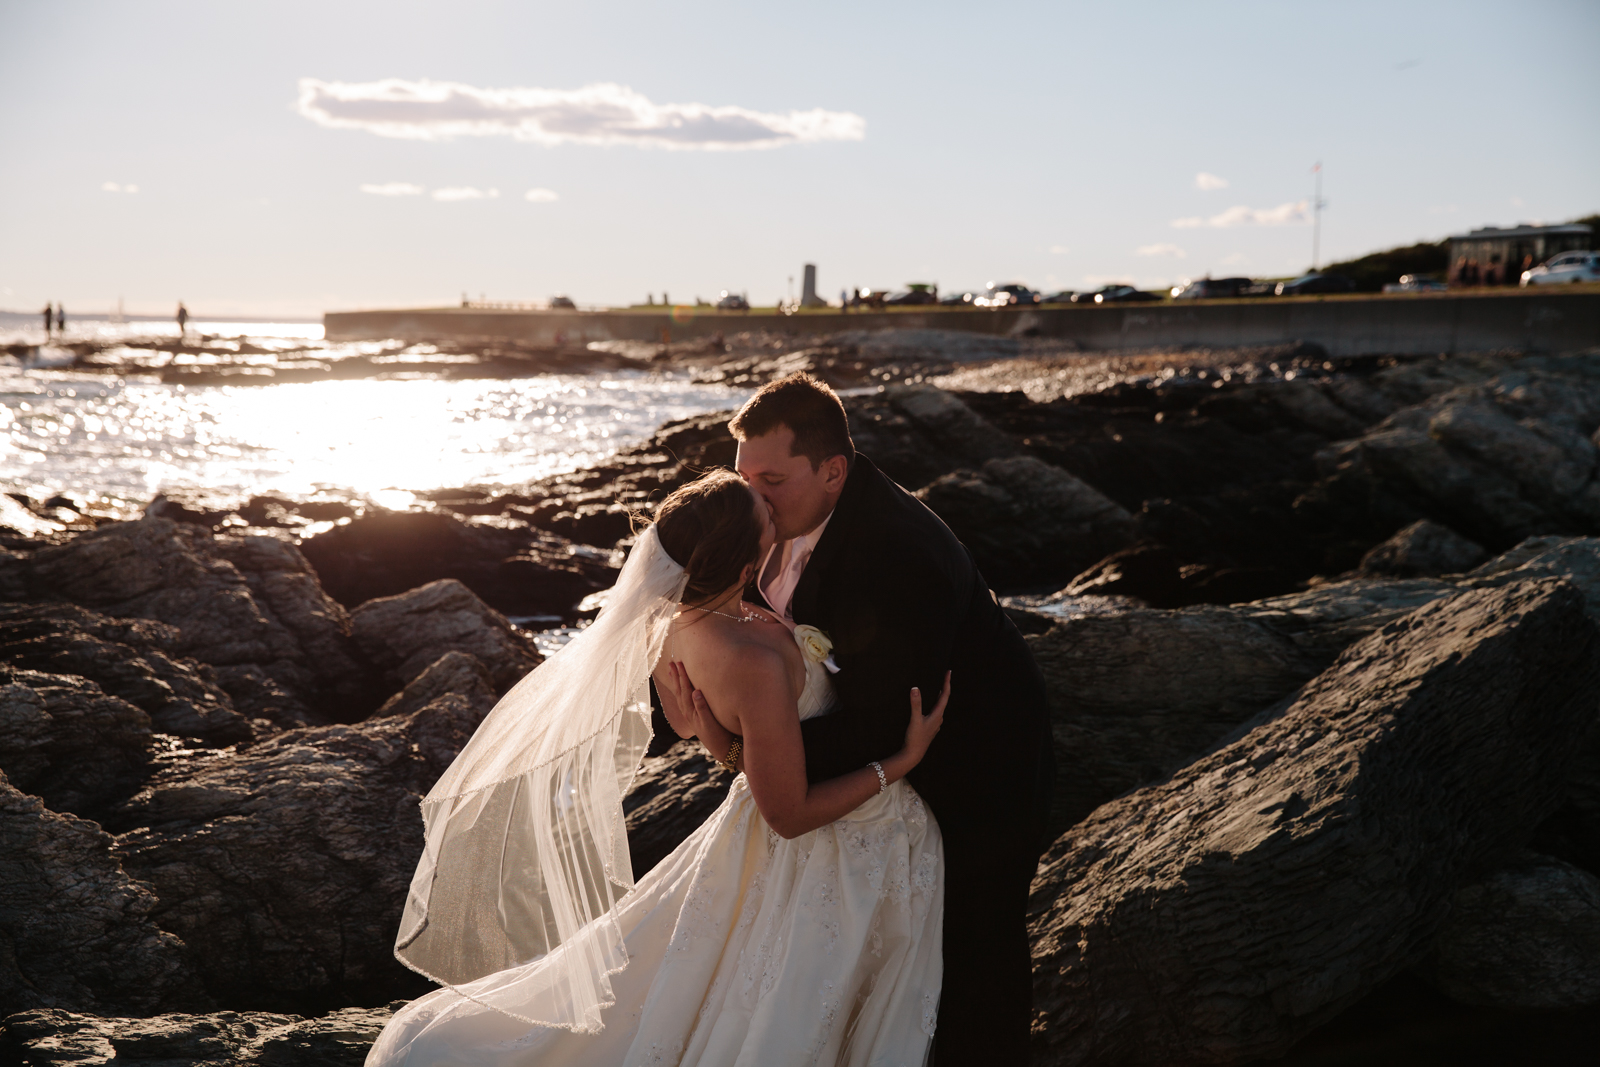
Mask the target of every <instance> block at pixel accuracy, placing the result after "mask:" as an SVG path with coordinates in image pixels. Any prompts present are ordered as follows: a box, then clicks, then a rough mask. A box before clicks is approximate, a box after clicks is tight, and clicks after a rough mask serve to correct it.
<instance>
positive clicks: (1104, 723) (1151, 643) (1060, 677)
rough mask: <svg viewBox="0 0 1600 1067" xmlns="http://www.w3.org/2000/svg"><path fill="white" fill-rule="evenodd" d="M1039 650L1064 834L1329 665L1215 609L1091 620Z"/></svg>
mask: <svg viewBox="0 0 1600 1067" xmlns="http://www.w3.org/2000/svg"><path fill="white" fill-rule="evenodd" d="M1028 645H1029V647H1030V648H1031V649H1032V650H1033V655H1034V659H1035V660H1036V661H1037V662H1038V664H1039V669H1040V671H1041V672H1042V673H1043V674H1044V678H1045V685H1046V687H1047V691H1048V693H1049V695H1050V703H1051V732H1052V734H1053V736H1054V738H1055V744H1056V798H1055V802H1054V804H1053V805H1052V811H1051V825H1052V828H1053V831H1054V832H1055V833H1060V832H1061V831H1062V830H1064V829H1066V828H1067V827H1068V826H1071V825H1072V824H1073V823H1075V822H1077V821H1078V820H1079V819H1081V818H1083V817H1084V816H1085V815H1088V814H1089V812H1091V811H1093V810H1094V809H1095V808H1097V807H1099V806H1100V805H1101V804H1103V803H1105V802H1106V801H1108V800H1110V799H1111V798H1112V797H1115V796H1117V795H1118V794H1120V793H1122V792H1124V791H1126V790H1128V789H1131V788H1133V787H1134V786H1136V785H1139V784H1140V783H1143V782H1148V781H1152V780H1154V779H1157V778H1160V777H1162V776H1164V775H1167V774H1170V773H1172V772H1173V771H1175V770H1177V769H1178V768H1179V767H1181V766H1183V765H1184V764H1185V763H1187V762H1189V761H1190V760H1191V759H1193V758H1194V757H1195V756H1196V755H1197V754H1199V753H1200V752H1203V751H1204V750H1205V749H1206V748H1207V747H1209V746H1210V745H1211V744H1212V743H1213V742H1214V741H1216V740H1217V738H1219V737H1221V736H1222V735H1224V734H1226V733H1227V732H1228V731H1229V730H1231V729H1233V728H1234V727H1235V726H1237V725H1238V724H1239V723H1241V722H1244V721H1245V720H1246V719H1249V718H1250V717H1251V716H1253V715H1255V714H1256V713H1258V712H1259V711H1261V709H1263V708H1265V707H1267V706H1269V705H1271V704H1272V703H1274V702H1275V701H1277V700H1278V699H1279V698H1281V697H1282V696H1283V695H1284V694H1286V693H1289V692H1292V691H1293V690H1294V689H1295V688H1296V687H1298V686H1299V685H1300V684H1301V683H1302V682H1304V681H1306V679H1308V678H1310V677H1312V676H1313V675H1315V674H1316V673H1317V672H1318V670H1320V669H1321V668H1322V667H1323V666H1324V665H1325V662H1326V661H1324V660H1321V659H1319V658H1317V657H1314V656H1312V655H1310V654H1308V653H1306V652H1305V651H1304V650H1302V649H1301V648H1300V647H1298V646H1297V645H1296V644H1295V643H1294V642H1293V641H1291V640H1290V639H1289V638H1287V637H1285V636H1283V635H1282V634H1280V633H1278V632H1276V631H1274V630H1273V629H1272V628H1270V627H1268V626H1266V625H1265V624H1263V623H1260V622H1257V621H1256V620H1254V619H1251V618H1249V617H1247V616H1244V615H1243V614H1242V613H1240V612H1238V611H1236V610H1233V609H1230V608H1223V607H1210V606H1207V607H1193V608H1185V609H1183V610H1181V611H1157V610H1153V609H1143V608H1135V609H1130V610H1126V611H1123V612H1119V613H1116V614H1096V615H1083V616H1079V617H1077V618H1070V619H1065V620H1062V621H1060V622H1058V623H1057V624H1056V625H1055V626H1053V627H1052V628H1051V629H1050V630H1049V631H1048V632H1047V633H1043V634H1039V635H1036V636H1031V637H1029V638H1028Z"/></svg>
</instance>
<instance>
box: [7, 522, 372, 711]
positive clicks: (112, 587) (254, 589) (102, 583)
mask: <svg viewBox="0 0 1600 1067" xmlns="http://www.w3.org/2000/svg"><path fill="white" fill-rule="evenodd" d="M32 572H33V579H34V581H35V583H36V584H37V585H39V586H41V587H42V588H44V589H45V590H47V591H48V592H50V593H51V594H53V595H55V596H58V597H62V598H65V599H67V600H70V601H72V602H74V603H77V604H81V605H84V606H86V607H90V608H94V609H95V610H97V611H99V612H101V613H103V614H107V615H113V616H118V617H132V618H141V619H155V620H157V621H160V622H165V623H169V624H171V625H172V626H174V627H176V628H177V633H178V643H177V645H176V646H175V647H174V648H173V649H172V652H173V653H175V654H177V655H179V656H188V657H192V658H194V659H196V660H199V661H200V662H202V663H207V664H211V665H213V666H215V667H218V668H252V669H254V670H256V671H259V672H261V673H264V674H265V675H267V676H268V677H270V678H271V679H273V681H274V682H276V683H277V684H278V685H279V686H281V687H282V688H283V689H284V690H285V691H287V692H288V693H291V694H293V696H294V697H295V698H296V700H297V701H299V702H301V703H303V704H304V705H305V706H307V707H310V708H313V709H316V710H318V711H321V712H323V713H324V714H326V715H328V716H329V717H332V718H347V719H348V718H359V717H361V715H363V714H365V713H366V712H368V711H370V710H371V709H372V707H374V706H376V704H377V703H378V696H377V694H376V693H374V692H373V691H372V689H371V682H370V679H369V676H368V672H367V669H366V666H365V664H364V663H363V662H362V660H361V657H360V656H359V654H358V653H357V652H356V649H355V647H354V645H353V644H352V643H351V641H350V637H349V625H350V624H349V618H348V616H347V615H346V614H345V611H344V609H343V608H342V607H340V606H339V604H338V603H336V602H335V601H333V600H330V599H329V598H328V597H326V596H324V595H323V593H322V591H321V588H320V586H318V584H317V580H316V575H315V573H314V572H313V571H312V570H311V567H310V565H309V564H308V563H307V562H306V561H305V559H304V557H302V556H301V555H300V554H299V552H297V551H296V550H295V549H294V548H293V546H290V545H287V544H284V543H282V542H278V541H275V540H273V539H271V538H240V539H232V540H230V539H228V538H218V537H213V536H212V535H211V534H210V533H208V532H207V531H206V530H205V529H204V528H202V527H199V526H195V525H193V524H188V523H176V522H173V521H171V520H169V519H161V518H145V519H141V520H139V521H138V522H121V523H112V524H110V525H107V526H102V527H100V528H99V529H98V530H95V531H93V532H91V533H86V534H82V535H80V536H78V537H76V538H74V539H73V540H72V541H70V542H68V543H66V544H63V545H58V546H53V547H49V548H44V549H41V550H40V551H38V552H37V553H35V554H34V557H33V561H32ZM219 678H220V679H221V681H222V684H223V686H224V688H226V687H227V686H228V682H229V674H228V672H227V671H225V670H223V671H219ZM289 717H291V718H293V717H295V716H294V715H293V714H291V715H290V716H289Z"/></svg>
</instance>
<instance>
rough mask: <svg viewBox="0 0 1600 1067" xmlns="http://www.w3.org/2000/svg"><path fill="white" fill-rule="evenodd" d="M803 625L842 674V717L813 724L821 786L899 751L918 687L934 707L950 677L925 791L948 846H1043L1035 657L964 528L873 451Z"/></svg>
mask: <svg viewBox="0 0 1600 1067" xmlns="http://www.w3.org/2000/svg"><path fill="white" fill-rule="evenodd" d="M791 614H792V615H793V616H794V619H795V621H796V622H797V623H809V624H811V625H813V626H816V627H818V628H819V629H821V630H822V631H823V632H825V633H826V634H827V635H828V636H829V637H830V638H831V639H832V640H833V657H834V662H835V663H837V664H838V665H839V668H840V670H839V673H837V674H835V675H834V676H833V684H834V687H835V689H836V690H837V691H838V695H839V706H838V707H837V708H836V709H835V710H834V711H833V712H832V713H830V714H828V715H825V716H821V717H818V718H813V719H809V720H807V721H806V722H805V723H803V724H802V726H801V730H802V734H803V736H804V739H805V751H806V776H807V778H809V779H810V780H811V781H813V782H819V781H824V780H826V779H828V778H833V777H836V776H838V775H840V774H845V773H848V772H850V771H853V770H856V769H858V768H860V767H862V766H863V765H865V764H866V763H867V762H868V761H870V760H874V759H882V758H884V757H885V756H888V755H892V754H893V753H894V752H896V751H898V750H899V748H900V747H901V745H902V744H904V741H905V731H906V724H907V722H909V721H910V711H911V705H910V690H911V687H912V686H913V685H915V686H918V687H919V688H921V690H922V694H923V707H924V708H925V709H927V708H932V706H933V703H934V701H935V700H937V699H938V694H939V690H940V687H941V686H942V684H943V680H944V672H945V671H946V670H947V669H948V670H951V671H953V672H954V673H953V676H952V682H951V696H950V703H949V705H948V707H947V708H946V709H945V720H944V726H943V728H942V729H941V730H940V733H939V736H938V737H937V738H936V739H935V740H934V742H933V745H932V746H931V747H930V748H929V749H928V753H927V756H926V757H925V758H924V759H923V761H922V763H921V764H920V765H918V766H917V768H916V769H915V770H913V771H912V772H911V774H910V781H911V784H912V785H913V786H915V787H916V789H917V792H918V793H920V794H921V795H922V797H923V799H924V800H925V801H926V802H927V803H928V806H929V807H930V808H931V809H932V810H933V813H934V816H935V817H936V818H937V819H938V820H939V825H940V826H941V827H942V828H943V829H944V830H945V833H946V836H947V838H948V837H950V836H951V835H952V834H955V835H957V836H964V834H963V831H964V830H969V829H970V830H971V831H972V832H974V833H983V832H985V828H988V829H989V830H992V829H993V828H994V826H995V825H996V823H995V822H994V821H993V820H996V819H999V820H1000V825H1009V826H1014V827H1017V828H1018V829H1019V830H1021V829H1023V828H1024V827H1026V828H1027V831H1026V832H1025V833H1024V835H1023V836H1025V837H1027V838H1028V840H1030V841H1032V842H1036V843H1038V844H1040V845H1042V841H1040V839H1039V838H1040V835H1041V834H1042V832H1043V829H1044V820H1045V815H1046V813H1047V811H1048V808H1049V802H1050V787H1051V778H1052V777H1053V773H1054V759H1053V753H1052V745H1051V741H1050V728H1049V716H1048V712H1047V710H1046V706H1045V694H1044V683H1043V680H1042V679H1041V677H1040V675H1039V670H1038V667H1037V666H1036V665H1035V664H1034V662H1033V656H1032V654H1031V653H1030V652H1029V651H1028V646H1027V644H1026V642H1024V640H1023V638H1022V635H1021V634H1020V633H1018V632H1017V629H1016V627H1015V626H1013V625H1012V623H1011V620H1010V619H1009V618H1007V617H1006V614H1005V612H1004V611H1002V610H1001V608H1000V606H999V604H998V603H997V602H996V600H995V597H994V594H993V593H991V592H990V590H989V587H988V585H987V584H986V583H985V582H984V580H983V576H982V575H980V574H979V573H978V568H977V566H976V565H975V564H974V563H973V561H972V556H971V554H970V553H968V552H967V550H966V547H965V546H963V545H962V544H961V542H960V541H958V540H957V539H956V536H955V534H953V533H951V532H950V528H949V527H948V526H946V525H945V524H944V522H943V521H941V520H940V519H939V517H938V516H937V515H935V514H934V513H933V512H932V511H930V510H928V508H927V507H926V506H925V505H924V504H923V503H922V502H921V501H920V500H918V499H917V498H916V497H914V496H912V495H911V494H910V493H908V492H906V491H905V490H904V489H902V488H900V486H898V485H896V484H895V483H894V482H893V481H891V480H890V479H889V478H887V477H886V476H885V475H884V474H883V473H882V472H881V471H879V470H878V469H877V467H875V466H874V465H873V464H872V461H871V460H869V459H867V458H866V457H865V456H863V455H860V454H859V453H858V454H857V455H856V457H855V463H854V464H853V466H852V467H851V470H850V475H849V477H848V478H847V479H846V481H845V487H844V491H843V493H842V494H841V495H840V497H839V502H838V504H837V505H836V506H835V507H834V511H833V518H832V519H831V520H830V521H829V523H828V528H827V529H826V530H824V531H823V534H822V539H821V540H820V541H819V542H818V543H817V547H816V549H815V550H814V551H813V552H812V555H811V560H810V562H808V563H807V565H806V569H805V572H804V574H802V575H801V578H800V584H799V585H798V586H797V587H796V588H795V592H794V599H793V602H792V604H791ZM1034 855H1037V852H1035V853H1034Z"/></svg>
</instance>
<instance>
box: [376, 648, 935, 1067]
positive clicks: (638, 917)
mask: <svg viewBox="0 0 1600 1067" xmlns="http://www.w3.org/2000/svg"><path fill="white" fill-rule="evenodd" d="M832 701H833V690H832V685H831V683H830V681H829V679H828V675H827V672H826V671H825V670H824V669H823V668H822V667H821V665H819V664H816V663H812V662H811V661H810V660H809V659H808V660H807V662H806V684H805V688H804V690H803V691H802V692H801V695H800V702H799V704H800V717H801V718H802V719H805V718H809V717H810V716H812V715H819V714H822V713H824V712H825V711H827V710H828V707H829V706H830V705H831V704H832ZM616 912H617V922H618V924H619V925H620V926H621V928H622V933H623V936H624V942H625V944H626V946H627V951H628V957H629V960H628V963H627V966H625V967H624V968H623V969H622V971H621V972H620V973H618V974H616V975H614V976H613V977H612V979H611V982H612V989H613V991H614V993H615V996H616V1002H615V1004H613V1005H612V1006H610V1007H609V1008H607V1009H605V1011H604V1013H603V1018H604V1022H605V1026H604V1029H603V1030H601V1031H600V1032H599V1033H598V1034H587V1033H575V1032H573V1031H570V1030H563V1029H555V1028H550V1027H534V1026H530V1025H529V1024H528V1023H526V1022H523V1021H522V1020H520V1019H517V1018H514V1017H513V1016H511V1015H507V1014H504V1013H502V1012H498V1011H495V1010H494V1009H492V1008H489V1007H486V1006H484V1005H482V1004H479V1003H478V1002H476V1001H475V1000H473V999H472V998H473V996H474V995H481V994H482V993H484V992H487V991H489V990H505V989H507V987H509V986H513V985H515V984H517V983H518V982H519V981H523V980H525V979H527V978H528V977H529V974H528V972H529V970H530V969H533V968H542V967H560V966H562V965H563V960H562V955H563V953H562V946H558V947H557V948H556V949H555V950H554V951H552V952H550V953H549V954H548V955H546V956H544V957H542V958H540V959H537V960H534V961H532V962H530V963H526V964H523V965H521V966H519V967H513V968H509V969H507V970H504V971H501V972H499V973H497V974H492V975H489V976H488V977H486V978H481V979H479V980H478V981H476V982H472V983H469V984H466V985H462V986H459V987H457V988H455V989H449V988H447V989H439V990H436V991H434V992H433V993H430V994H428V995H427V996H425V997H422V998H420V999H418V1000H415V1001H413V1002H411V1003H410V1004H408V1005H406V1007H404V1008H402V1009H401V1010H400V1012H399V1013H398V1014H396V1015H395V1016H394V1018H393V1019H391V1020H390V1021H389V1024H388V1025H387V1026H386V1027H385V1028H384V1030H383V1033H382V1034H381V1035H380V1036H379V1038H378V1041H377V1043H376V1044H375V1045H374V1046H373V1048H372V1051H371V1053H370V1054H369V1055H368V1057H367V1067H402V1065H404V1067H446V1065H449V1067H513V1065H515V1067H534V1065H540V1067H544V1065H565V1064H572V1065H575V1067H576V1065H583V1067H590V1065H596V1067H598V1065H612V1064H616V1065H625V1067H634V1065H641V1067H643V1065H646V1064H650V1065H654V1064H681V1065H683V1067H724V1065H726V1067H734V1065H739V1067H783V1065H791V1064H792V1065H796V1067H799V1065H807V1067H810V1065H813V1064H820V1065H832V1064H840V1065H846V1064H847V1065H850V1067H869V1065H871V1067H878V1065H882V1067H891V1065H893V1067H902V1065H903V1067H917V1065H918V1064H922V1063H923V1062H924V1061H925V1059H926V1056H927V1052H928V1047H929V1044H930V1043H931V1041H932V1037H933V1032H934V1021H935V1016H936V1014H937V1011H938V1004H939V987H940V981H941V978H942V975H943V960H942V955H941V950H940V945H941V940H942V936H941V930H942V926H943V914H944V852H943V849H942V847H941V844H940V838H939V827H938V824H937V823H936V822H935V821H934V820H933V819H931V818H930V817H929V816H928V812H927V808H926V807H925V806H924V805H923V803H922V798H921V797H919V796H918V795H917V793H916V791H915V790H914V789H912V788H911V786H910V785H908V784H907V783H906V782H904V781H900V782H896V783H895V784H894V785H891V786H890V787H889V788H888V790H886V791H885V792H883V793H880V794H878V795H877V796H875V797H873V798H872V799H871V800H869V801H867V802H866V803H865V804H863V805H861V806H860V807H859V808H857V809H856V810H855V811H853V812H851V813H850V814H849V815H847V816H846V817H845V818H843V819H840V820H839V821H837V822H835V823H832V824H830V825H828V826H824V827H822V828H821V829H818V830H813V831H811V832H810V833H808V834H804V835H802V836H800V837H797V838H795V839H794V840H792V841H785V840H784V839H783V838H781V837H779V836H778V835H777V834H776V833H774V832H773V831H772V830H771V829H770V828H769V827H768V826H767V823H766V820H764V819H763V818H762V817H761V813H760V812H759V811H758V810H756V804H755V800H754V799H753V798H752V797H751V794H750V787H749V785H748V783H747V782H746V781H745V778H744V776H743V775H740V776H739V777H737V778H735V779H734V782H733V786H732V788H731V789H730V790H729V792H728V798H727V799H726V800H725V801H724V802H723V803H722V805H721V806H720V807H719V808H718V809H717V810H716V811H715V812H714V813H713V814H712V815H711V817H710V818H709V819H707V820H706V821H705V823H704V824H703V825H701V826H700V828H699V829H697V830H696V831H695V832H694V833H693V834H691V835H690V836H689V838H688V839H687V840H686V841H684V842H683V844H681V845H679V846H678V848H677V849H676V850H675V851H673V853H672V854H671V855H670V856H668V857H667V858H666V859H664V860H662V861H661V863H660V864H659V865H658V866H656V867H655V868H654V869H652V870H651V871H650V872H649V873H648V874H646V875H645V876H644V878H643V879H641V880H640V881H639V883H638V884H637V885H635V886H634V888H633V889H632V890H631V891H630V892H629V893H628V894H627V896H625V897H623V898H622V900H620V901H619V902H618V903H617V905H616ZM529 984H532V985H537V984H538V983H536V982H535V983H529Z"/></svg>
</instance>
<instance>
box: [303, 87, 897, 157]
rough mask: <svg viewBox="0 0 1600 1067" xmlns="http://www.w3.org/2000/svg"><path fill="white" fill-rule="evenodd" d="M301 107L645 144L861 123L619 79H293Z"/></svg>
mask: <svg viewBox="0 0 1600 1067" xmlns="http://www.w3.org/2000/svg"><path fill="white" fill-rule="evenodd" d="M297 108H298V110H299V112H300V114H301V115H303V116H305V117H306V118H308V119H310V120H311V121H312V122H315V123H318V124H320V125H323V126H331V127H335V128H342V129H355V130H367V131H368V132H370V133H375V134H378V135H380V136H382V137H405V138H411V139H415V140H425V141H439V140H448V139H449V138H452V137H514V138H516V139H517V140H519V141H533V142H535V143H537V144H543V145H558V144H568V143H570V144H589V145H613V144H633V145H649V146H652V147H656V148H675V149H695V148H700V149H712V150H734V149H742V148H777V147H779V146H782V145H786V144H798V143H803V142H808V141H859V140H861V139H862V138H864V137H865V136H866V128H867V123H866V120H865V119H863V118H862V117H861V116H860V115H855V114H851V113H850V112H848V111H823V110H821V109H813V110H811V111H789V112H785V113H782V114H777V113H773V112H765V111H752V110H750V109H749V108H743V107H711V106H709V105H706V104H657V103H653V102H652V101H650V100H649V99H648V98H646V97H645V96H643V95H642V94H640V93H636V92H634V91H633V90H632V89H630V88H628V87H627V86H624V85H615V84H611V83H601V84H596V85H585V86H584V87H583V88H581V89H536V88H511V89H479V88H477V87H475V86H471V85H462V84H460V83H458V82H434V81H406V80H404V79H401V78H385V79H383V80H381V81H373V82H326V81H322V80H321V79H320V78H301V79H300V99H299V101H298V104H297Z"/></svg>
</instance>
